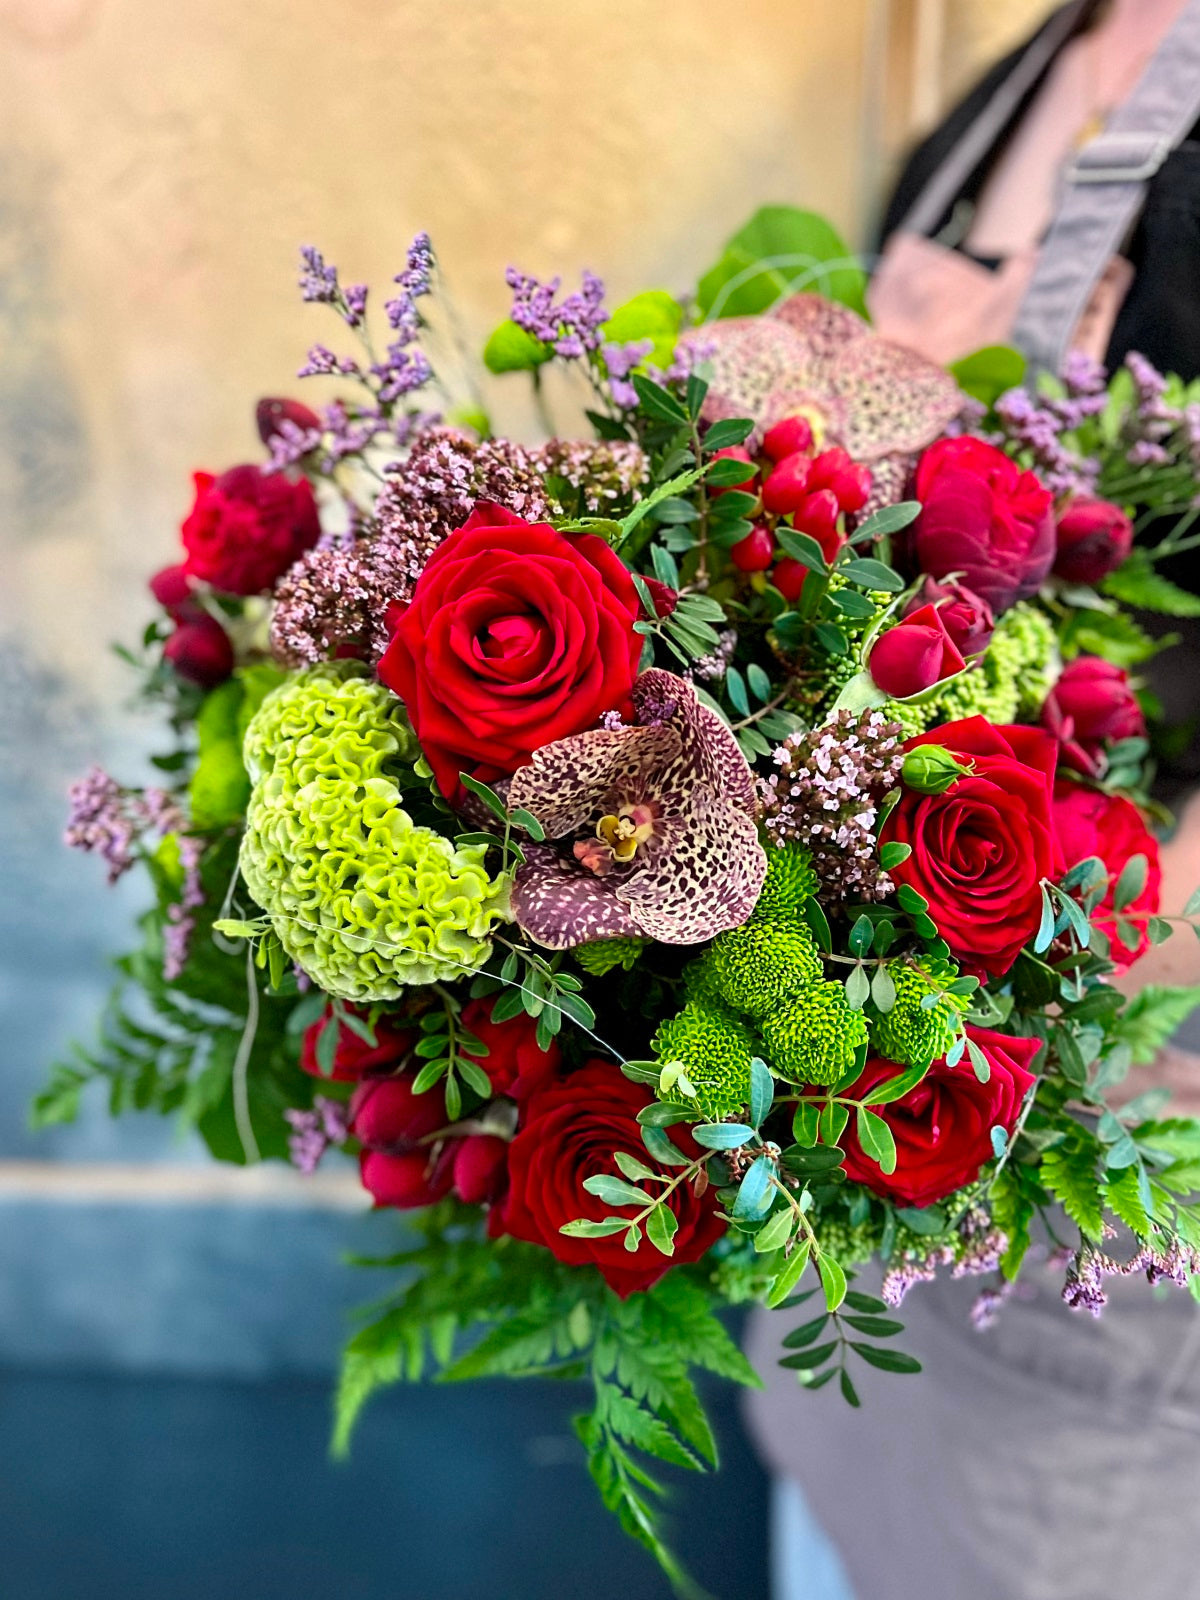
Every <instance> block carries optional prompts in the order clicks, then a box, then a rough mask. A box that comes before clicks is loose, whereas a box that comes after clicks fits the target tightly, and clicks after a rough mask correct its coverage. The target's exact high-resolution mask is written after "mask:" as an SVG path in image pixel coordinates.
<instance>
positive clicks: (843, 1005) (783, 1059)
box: [760, 982, 867, 1084]
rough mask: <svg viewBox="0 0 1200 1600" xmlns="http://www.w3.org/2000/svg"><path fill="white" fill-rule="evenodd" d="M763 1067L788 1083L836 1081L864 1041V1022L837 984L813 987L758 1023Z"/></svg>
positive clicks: (817, 984)
mask: <svg viewBox="0 0 1200 1600" xmlns="http://www.w3.org/2000/svg"><path fill="white" fill-rule="evenodd" d="M760 1027H761V1028H762V1036H763V1043H764V1044H765V1045H766V1047H767V1059H768V1064H769V1065H770V1066H771V1067H772V1068H773V1069H774V1070H775V1071H776V1072H777V1073H778V1074H779V1075H780V1076H781V1077H784V1078H790V1079H791V1081H792V1082H793V1083H816V1084H830V1083H836V1082H837V1080H838V1079H839V1078H840V1077H841V1076H842V1074H843V1073H844V1072H846V1071H848V1070H849V1068H850V1067H851V1066H852V1065H853V1062H854V1056H855V1052H856V1051H857V1050H858V1048H859V1046H860V1045H863V1044H866V1042H867V1023H866V1019H865V1017H864V1016H863V1014H862V1012H861V1011H855V1010H853V1009H852V1007H851V1006H850V1004H849V1002H848V1001H847V999H846V991H845V989H844V988H843V987H842V985H841V984H840V983H834V982H822V983H812V984H810V985H809V986H808V988H807V989H802V990H801V991H800V993H799V994H797V995H793V996H792V998H791V999H789V1000H784V1001H783V1002H782V1003H781V1004H780V1005H778V1006H777V1007H776V1008H775V1009H774V1010H772V1011H771V1012H769V1013H768V1015H767V1016H765V1017H764V1018H763V1019H762V1022H761V1023H760Z"/></svg>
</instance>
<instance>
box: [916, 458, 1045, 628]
mask: <svg viewBox="0 0 1200 1600" xmlns="http://www.w3.org/2000/svg"><path fill="white" fill-rule="evenodd" d="M916 498H917V499H918V500H919V501H920V502H921V514H920V516H919V517H918V518H917V520H916V522H914V523H913V527H912V540H911V548H912V553H913V556H914V557H915V560H916V563H917V566H918V567H919V568H920V569H921V571H922V572H927V573H929V575H930V576H931V577H934V578H945V577H948V576H949V575H950V574H951V573H954V574H956V575H957V576H958V577H960V578H961V579H962V581H963V583H965V584H966V586H967V587H968V588H969V589H971V590H973V591H974V593H975V594H977V595H978V596H979V597H980V599H981V600H986V601H987V603H988V605H990V606H991V607H992V609H993V611H995V612H996V613H997V614H998V613H1000V612H1001V611H1007V609H1008V607H1009V606H1011V605H1012V604H1013V603H1014V602H1015V601H1017V600H1023V599H1025V598H1026V597H1027V596H1028V595H1031V594H1036V593H1037V591H1038V589H1039V588H1040V587H1041V585H1042V581H1043V579H1044V578H1045V576H1046V574H1047V573H1048V572H1049V571H1050V565H1051V563H1052V562H1053V560H1054V509H1053V499H1052V496H1051V494H1050V491H1049V489H1046V488H1044V487H1043V486H1042V484H1041V483H1040V482H1039V480H1038V479H1037V478H1036V477H1035V476H1034V475H1033V473H1032V472H1022V470H1021V468H1020V467H1018V466H1017V464H1016V462H1015V461H1012V460H1011V459H1010V458H1009V457H1008V456H1006V455H1005V454H1004V452H1003V451H1002V450H997V449H996V447H995V445H990V444H986V443H985V442H984V441H983V440H982V439H973V438H971V437H969V436H967V435H965V434H964V435H963V436H962V437H960V438H957V439H939V440H938V442H937V443H936V444H933V445H930V447H929V449H928V450H926V451H925V453H924V455H923V456H922V457H921V460H920V463H919V465H918V467H917V481H916Z"/></svg>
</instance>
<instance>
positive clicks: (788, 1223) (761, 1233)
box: [754, 1206, 795, 1255]
mask: <svg viewBox="0 0 1200 1600" xmlns="http://www.w3.org/2000/svg"><path fill="white" fill-rule="evenodd" d="M794 1226H795V1217H794V1215H793V1213H792V1208H791V1207H790V1206H783V1207H781V1208H780V1209H779V1210H778V1211H775V1212H773V1213H772V1214H771V1216H769V1217H768V1218H767V1220H766V1221H765V1222H764V1223H763V1225H762V1227H761V1228H760V1229H759V1230H758V1232H757V1233H756V1234H755V1235H754V1248H755V1250H756V1251H757V1252H758V1253H759V1254H760V1255H765V1254H766V1253H767V1252H768V1251H770V1250H781V1249H782V1248H783V1246H784V1245H785V1244H786V1243H787V1242H788V1240H789V1239H790V1238H791V1236H792V1228H793V1227H794Z"/></svg>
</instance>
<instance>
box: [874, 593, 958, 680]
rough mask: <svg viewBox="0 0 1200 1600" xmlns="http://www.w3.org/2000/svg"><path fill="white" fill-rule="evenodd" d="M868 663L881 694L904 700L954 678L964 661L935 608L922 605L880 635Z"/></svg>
mask: <svg viewBox="0 0 1200 1600" xmlns="http://www.w3.org/2000/svg"><path fill="white" fill-rule="evenodd" d="M867 665H868V667H869V669H870V673H871V676H872V678H874V680H875V682H876V683H877V684H878V685H879V687H880V688H881V689H882V690H883V692H884V694H889V695H891V696H892V698H893V699H895V700H904V699H907V697H908V696H909V695H913V694H920V693H921V692H922V691H923V690H925V689H932V688H933V686H934V684H935V683H940V682H941V681H942V679H943V678H950V677H953V676H954V674H955V673H956V672H961V671H962V670H963V668H964V667H965V666H966V662H965V661H964V660H963V658H962V656H960V655H959V653H958V650H957V649H956V648H955V644H954V640H953V639H952V638H951V637H950V635H949V634H948V633H947V632H946V626H945V624H944V623H943V621H942V618H941V615H940V613H939V612H938V610H937V607H936V606H922V607H921V608H920V610H919V611H914V612H913V613H912V615H911V616H909V617H905V619H904V621H903V622H898V623H897V624H896V626H895V627H894V628H889V629H888V630H887V632H886V633H881V634H880V635H879V638H878V639H877V640H876V642H875V645H874V647H873V648H872V650H871V656H870V660H869V661H868V663H867Z"/></svg>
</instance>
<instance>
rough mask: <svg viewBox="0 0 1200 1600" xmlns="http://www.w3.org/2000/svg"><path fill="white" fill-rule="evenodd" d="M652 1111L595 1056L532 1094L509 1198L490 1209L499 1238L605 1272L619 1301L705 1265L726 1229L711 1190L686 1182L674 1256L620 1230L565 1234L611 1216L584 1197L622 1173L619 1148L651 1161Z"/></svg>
mask: <svg viewBox="0 0 1200 1600" xmlns="http://www.w3.org/2000/svg"><path fill="white" fill-rule="evenodd" d="M646 1104H647V1095H646V1091H645V1089H644V1088H643V1087H642V1086H641V1085H640V1084H636V1083H631V1082H630V1080H629V1079H628V1078H626V1077H624V1076H623V1075H622V1073H621V1071H620V1069H619V1068H618V1067H616V1066H614V1065H613V1063H612V1062H611V1061H600V1060H597V1059H593V1060H591V1061H589V1062H587V1063H586V1065H585V1066H583V1067H581V1068H580V1070H579V1071H578V1072H573V1073H572V1074H571V1075H570V1076H569V1077H567V1078H559V1079H557V1080H556V1081H555V1082H554V1083H550V1084H547V1085H546V1086H545V1087H544V1088H542V1089H539V1090H538V1091H537V1092H536V1093H535V1094H532V1095H530V1097H529V1099H528V1100H526V1101H525V1103H524V1105H523V1106H522V1108H521V1126H520V1129H519V1131H518V1133H517V1136H516V1138H515V1139H514V1140H513V1142H512V1144H511V1145H510V1146H509V1149H508V1180H509V1184H508V1192H507V1194H506V1195H505V1197H504V1201H503V1204H502V1205H501V1206H499V1207H495V1208H494V1209H493V1211H492V1214H491V1218H490V1226H491V1228H492V1231H493V1233H495V1234H500V1233H509V1234H512V1236H513V1237H514V1238H516V1239H526V1240H528V1241H529V1242H530V1243H531V1244H541V1245H545V1246H546V1248H547V1249H548V1250H549V1251H550V1252H551V1254H552V1255H554V1256H555V1257H556V1258H557V1259H558V1260H559V1261H565V1262H567V1263H569V1264H570V1265H573V1266H594V1267H598V1268H599V1270H600V1272H601V1273H602V1274H603V1276H604V1280H605V1282H606V1283H607V1284H608V1286H609V1287H610V1288H611V1289H614V1290H615V1291H616V1293H617V1294H619V1295H620V1296H621V1298H622V1299H624V1298H625V1297H626V1296H627V1295H630V1294H632V1293H633V1292H634V1291H635V1290H637V1289H648V1288H649V1287H650V1285H651V1284H652V1283H657V1281H658V1279H659V1278H661V1277H662V1275H663V1273H664V1272H666V1271H667V1269H668V1268H669V1267H670V1266H671V1265H672V1264H678V1263H680V1262H683V1261H696V1260H698V1259H699V1258H700V1257H701V1256H702V1255H703V1254H704V1252H705V1251H706V1250H707V1249H708V1248H709V1246H710V1245H711V1244H712V1243H713V1241H714V1240H715V1239H716V1238H717V1236H718V1235H719V1234H720V1232H721V1229H722V1227H723V1226H724V1224H723V1222H722V1220H721V1217H720V1215H719V1213H718V1211H717V1209H716V1204H715V1202H714V1200H713V1199H712V1194H711V1191H709V1192H708V1193H707V1194H705V1195H703V1196H702V1197H701V1198H700V1199H697V1198H696V1197H695V1195H694V1194H693V1193H692V1191H691V1188H690V1187H689V1186H688V1185H687V1184H680V1185H679V1187H678V1188H676V1189H675V1190H673V1191H672V1193H671V1195H670V1196H669V1197H668V1199H667V1204H668V1205H669V1206H670V1208H671V1210H672V1211H673V1212H674V1213H675V1216H676V1218H677V1220H678V1223H679V1227H678V1231H677V1232H676V1234H675V1254H674V1255H673V1256H664V1255H663V1254H662V1253H661V1252H660V1251H658V1250H656V1249H655V1247H654V1246H653V1245H652V1244H651V1243H650V1242H649V1240H648V1239H645V1238H643V1239H642V1242H641V1243H640V1244H639V1245H638V1248H637V1249H636V1250H635V1251H633V1252H632V1253H631V1252H630V1251H628V1250H626V1248H625V1242H624V1240H625V1236H624V1234H621V1233H617V1234H612V1235H610V1236H609V1237H607V1238H601V1239H575V1238H571V1237H569V1236H568V1235H567V1234H565V1233H560V1232H559V1229H560V1228H561V1227H562V1225H563V1223H565V1222H573V1221H574V1220H575V1218H576V1217H588V1218H591V1219H592V1220H593V1221H597V1222H598V1221H600V1220H601V1219H602V1218H604V1217H607V1216H610V1215H612V1208H611V1207H610V1206H607V1205H605V1203H604V1202H603V1201H602V1200H598V1199H597V1198H596V1196H595V1195H591V1194H589V1193H588V1192H587V1190H586V1189H585V1188H584V1187H583V1184H584V1180H585V1179H586V1178H590V1177H593V1176H595V1175H596V1174H598V1173H610V1174H611V1173H615V1172H616V1171H617V1168H616V1165H615V1163H614V1161H613V1153H614V1152H615V1151H617V1150H627V1151H628V1152H629V1154H630V1155H636V1156H637V1157H638V1159H639V1160H643V1161H644V1160H645V1158H646V1149H645V1146H644V1145H643V1144H642V1140H641V1131H640V1129H639V1127H638V1124H637V1114H638V1112H639V1111H640V1110H641V1109H642V1107H643V1106H644V1105H646ZM674 1132H675V1136H676V1139H677V1141H678V1142H679V1147H680V1149H681V1150H686V1151H688V1152H689V1153H690V1154H692V1155H699V1153H700V1152H699V1149H698V1148H697V1147H696V1146H695V1145H694V1144H693V1143H692V1142H691V1140H690V1139H688V1138H687V1136H686V1135H681V1134H680V1132H679V1130H678V1129H675V1130H674ZM630 1215H632V1213H630Z"/></svg>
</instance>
